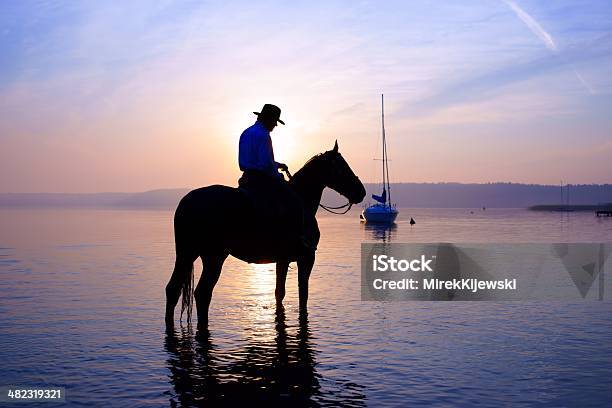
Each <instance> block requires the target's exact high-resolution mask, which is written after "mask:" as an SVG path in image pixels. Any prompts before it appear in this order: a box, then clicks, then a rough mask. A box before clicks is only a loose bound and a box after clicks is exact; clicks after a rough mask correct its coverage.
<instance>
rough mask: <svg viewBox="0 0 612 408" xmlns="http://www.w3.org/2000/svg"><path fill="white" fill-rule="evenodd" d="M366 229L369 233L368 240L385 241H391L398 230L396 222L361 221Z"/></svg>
mask: <svg viewBox="0 0 612 408" xmlns="http://www.w3.org/2000/svg"><path fill="white" fill-rule="evenodd" d="M361 225H362V227H363V229H364V231H365V232H366V234H367V237H366V238H367V239H368V240H374V241H381V242H383V243H387V242H391V241H392V240H393V238H395V235H396V232H397V224H396V223H394V222H393V223H370V222H362V223H361Z"/></svg>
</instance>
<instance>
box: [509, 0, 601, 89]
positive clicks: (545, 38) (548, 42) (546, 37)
mask: <svg viewBox="0 0 612 408" xmlns="http://www.w3.org/2000/svg"><path fill="white" fill-rule="evenodd" d="M503 2H504V3H506V4H507V5H508V7H510V8H511V9H512V11H514V13H515V14H516V16H517V17H518V18H519V19H520V20H521V21H522V22H523V23H525V25H526V26H527V27H528V28H529V29H530V30H531V32H532V33H534V34H535V35H536V36H537V37H538V38H539V39H540V40H542V42H543V43H544V45H545V46H546V48H548V49H549V50H551V51H552V52H554V53H555V54H558V53H559V49H558V48H557V44H555V40H553V38H552V36H551V35H550V34H549V33H548V32H547V31H546V30H544V28H543V27H542V26H541V25H540V23H538V22H537V21H536V20H535V19H534V18H533V17H531V16H530V15H529V14H528V13H527V12H526V11H525V10H523V9H522V8H520V7H519V6H518V4H516V3H515V2H514V1H511V0H503ZM568 63H569V65H570V66H571V67H572V70H573V71H574V74H575V75H576V78H577V79H578V81H580V83H581V84H582V86H584V87H585V89H586V90H587V91H588V92H589V93H590V94H594V93H595V90H594V89H593V88H592V87H591V85H589V83H588V82H587V81H586V80H585V79H584V78H583V77H582V75H580V73H579V72H578V70H577V69H576V67H575V66H574V64H572V63H571V62H569V61H568Z"/></svg>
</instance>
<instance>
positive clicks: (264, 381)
mask: <svg viewBox="0 0 612 408" xmlns="http://www.w3.org/2000/svg"><path fill="white" fill-rule="evenodd" d="M285 320H286V319H285V311H284V309H283V308H279V309H277V310H276V318H275V325H274V327H275V335H274V336H265V335H264V336H255V337H251V338H250V342H249V343H250V344H249V345H248V346H247V347H245V348H243V349H241V350H236V351H234V352H231V353H227V352H226V351H224V350H222V348H221V347H217V346H215V344H214V343H215V341H214V334H211V333H210V332H209V331H208V330H205V331H198V333H197V334H196V335H194V334H193V333H192V332H191V331H190V330H188V329H183V330H181V331H180V332H177V331H175V330H172V331H170V332H168V333H167V336H166V340H165V349H166V351H167V353H168V360H167V363H168V369H169V371H170V383H171V384H172V386H173V387H174V395H172V397H171V399H170V403H171V405H176V404H180V405H181V406H197V405H208V404H211V403H214V404H223V405H239V406H244V405H247V404H253V403H255V404H260V403H266V404H274V405H278V404H282V405H285V406H312V405H319V404H321V403H322V402H323V401H324V400H328V401H333V402H334V404H335V405H343V406H365V395H364V394H363V393H362V392H361V388H362V387H360V386H358V385H357V384H354V383H348V384H345V387H344V389H341V390H340V391H339V392H336V393H333V392H332V393H331V394H330V393H329V392H328V393H325V395H323V394H322V393H321V391H320V389H321V386H320V380H321V376H320V374H318V373H317V369H316V365H317V362H316V355H317V352H316V351H315V348H314V346H313V345H312V344H311V332H310V329H309V326H308V315H307V314H301V315H300V318H299V324H298V327H297V328H296V330H295V333H292V332H291V331H290V329H291V328H289V327H288V326H287V323H286V321H285ZM336 394H337V395H336Z"/></svg>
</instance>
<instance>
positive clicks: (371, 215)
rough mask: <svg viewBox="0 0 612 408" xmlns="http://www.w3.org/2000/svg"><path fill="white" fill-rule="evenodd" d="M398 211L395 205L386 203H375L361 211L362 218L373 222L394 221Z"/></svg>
mask: <svg viewBox="0 0 612 408" xmlns="http://www.w3.org/2000/svg"><path fill="white" fill-rule="evenodd" d="M397 214H398V211H397V209H395V207H389V206H386V205H373V206H371V207H368V208H366V209H365V210H363V212H362V213H361V217H360V218H361V219H362V220H363V221H365V222H372V223H387V224H388V223H392V222H394V221H395V219H396V218H397Z"/></svg>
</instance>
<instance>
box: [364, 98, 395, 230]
mask: <svg viewBox="0 0 612 408" xmlns="http://www.w3.org/2000/svg"><path fill="white" fill-rule="evenodd" d="M380 97H381V107H382V154H383V157H382V188H383V189H382V193H381V194H380V195H376V194H372V198H373V199H374V200H375V201H376V204H373V205H370V206H369V207H367V208H366V209H365V210H363V212H362V213H361V214H360V215H359V218H360V219H361V220H362V221H365V222H375V223H392V222H394V221H395V219H396V218H397V214H398V211H397V208H395V204H392V203H391V184H390V183H389V164H388V163H387V161H388V157H387V139H386V135H385V96H384V95H381V96H380Z"/></svg>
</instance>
